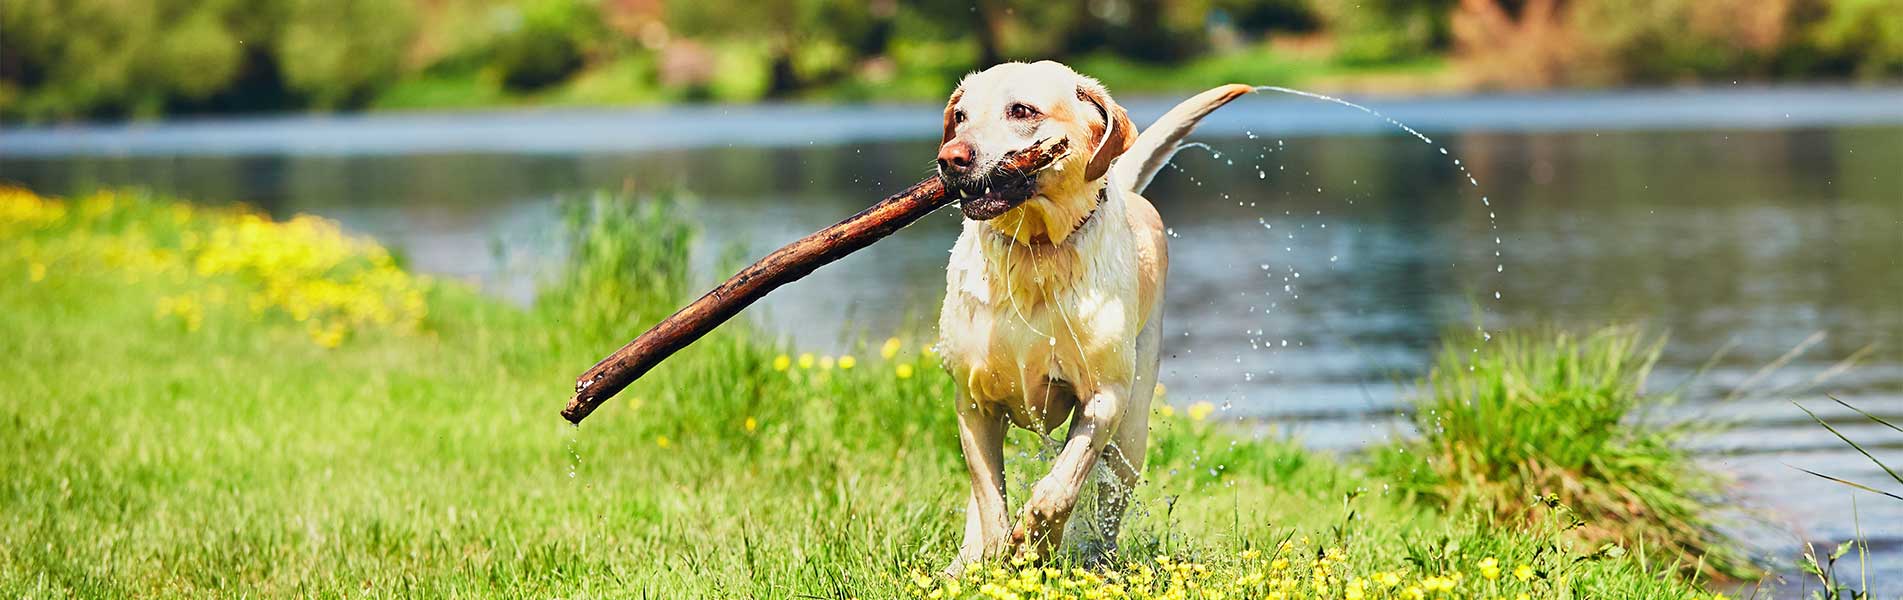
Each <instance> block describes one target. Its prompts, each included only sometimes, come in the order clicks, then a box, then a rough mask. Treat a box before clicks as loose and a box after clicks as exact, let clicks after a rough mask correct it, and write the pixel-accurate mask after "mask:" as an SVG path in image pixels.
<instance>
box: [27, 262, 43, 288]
mask: <svg viewBox="0 0 1903 600" xmlns="http://www.w3.org/2000/svg"><path fill="white" fill-rule="evenodd" d="M26 280H27V281H31V282H34V283H39V282H41V281H45V280H46V265H43V264H40V263H33V264H31V265H28V266H27V268H26Z"/></svg>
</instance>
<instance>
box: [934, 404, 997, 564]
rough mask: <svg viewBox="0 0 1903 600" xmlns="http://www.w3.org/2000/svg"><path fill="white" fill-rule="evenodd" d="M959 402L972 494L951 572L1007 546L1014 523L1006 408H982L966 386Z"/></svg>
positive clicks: (960, 437) (961, 442) (961, 437)
mask: <svg viewBox="0 0 1903 600" xmlns="http://www.w3.org/2000/svg"><path fill="white" fill-rule="evenodd" d="M957 402H958V445H959V448H960V449H962V450H963V451H964V453H965V470H966V471H967V473H968V474H969V475H970V476H971V498H970V501H968V502H966V503H965V542H964V543H963V544H962V545H960V546H959V548H958V557H957V558H954V559H952V564H951V566H948V567H946V568H945V572H946V573H947V574H950V575H957V574H959V573H960V572H962V571H964V569H965V567H966V566H967V565H970V564H972V563H975V562H978V561H981V560H984V559H985V557H986V556H992V555H996V554H997V553H998V552H999V551H1001V550H1003V549H1004V545H1005V542H1006V541H1007V539H1006V537H1005V535H1006V533H1007V532H1008V530H1007V528H1008V527H1009V526H1010V517H1009V515H1008V513H1007V512H1006V511H1007V510H1008V508H1007V507H1006V506H1005V503H1004V436H1005V427H1006V425H1005V421H1004V412H1003V411H1001V410H993V411H989V412H987V411H985V410H983V409H981V408H980V407H978V406H977V405H976V404H974V403H973V401H972V400H971V398H970V397H969V396H968V395H966V394H965V392H964V390H959V392H958V400H957Z"/></svg>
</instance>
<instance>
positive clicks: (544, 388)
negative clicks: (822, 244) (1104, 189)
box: [0, 190, 1702, 599]
mask: <svg viewBox="0 0 1903 600" xmlns="http://www.w3.org/2000/svg"><path fill="white" fill-rule="evenodd" d="M571 226H572V227H573V233H574V234H575V235H576V236H579V237H578V238H577V239H578V241H577V242H576V251H575V252H574V253H573V254H574V256H575V258H574V259H573V260H572V261H571V262H570V264H569V265H568V266H567V268H565V269H564V270H562V271H561V272H560V273H559V274H556V275H552V276H551V278H550V279H551V281H550V283H549V287H548V293H546V294H545V295H544V300H543V301H542V302H541V303H540V304H538V306H537V307H536V308H534V309H520V308H516V307H513V306H509V305H506V304H503V303H500V302H497V301H494V300H491V299H489V298H485V297H481V296H479V295H477V294H476V293H474V292H473V291H471V290H469V289H467V288H466V287H464V286H461V285H456V284H452V283H445V282H438V281H432V280H429V279H426V278H422V277H418V276H416V275H413V274H410V273H407V272H405V271H404V270H402V269H401V268H400V260H397V259H395V258H392V257H390V256H389V255H388V254H387V253H385V252H383V251H382V250H381V249H380V248H377V247H376V246H375V245H374V244H371V243H369V242H365V241H362V240H357V239H353V238H350V237H348V236H345V235H342V234H341V233H339V232H338V231H337V230H336V229H335V227H334V225H332V224H330V223H327V222H324V221H321V220H316V219H308V218H306V219H297V220H293V221H290V222H284V223H277V222H272V221H270V220H268V219H265V218H263V217H260V216H258V215H256V214H254V213H251V212H248V211H246V210H244V209H242V208H203V207H198V208H193V207H190V206H188V205H184V204H179V203H175V202H172V201H169V200H164V199H156V198H151V197H148V196H145V195H142V194H138V193H131V192H120V193H106V194H101V195H97V196H94V197H90V198H85V199H74V200H72V201H58V200H49V199H44V198H40V197H37V196H34V195H32V194H30V193H27V192H22V191H18V190H7V191H0V280H4V281H5V282H6V283H5V284H4V285H0V352H4V353H5V354H6V355H7V356H8V357H9V359H8V360H9V363H10V365H11V367H10V368H8V369H4V370H0V430H3V431H4V434H0V470H3V471H4V472H5V473H7V474H8V476H7V477H6V478H5V479H4V481H0V486H4V487H3V490H4V491H0V595H7V596H47V595H57V596H67V595H70V596H80V597H119V596H139V597H173V596H176V597H204V596H239V595H243V596H270V597H278V596H296V597H311V596H325V597H340V596H345V595H349V596H366V597H418V596H428V597H439V596H451V595H454V596H533V597H555V596H560V597H590V598H593V597H670V598H673V597H710V598H711V597H760V598H782V597H796V596H797V597H821V598H890V597H915V596H927V597H960V596H980V597H1000V598H1008V597H1040V595H1043V597H1126V596H1127V597H1203V598H1215V597H1240V596H1246V597H1264V596H1266V597H1278V596H1280V597H1326V598H1417V599H1418V598H1426V597H1474V598H1479V597H1488V598H1492V597H1499V598H1514V597H1518V596H1521V595H1525V596H1527V597H1617V598H1638V597H1643V598H1692V597H1701V596H1702V594H1701V592H1700V591H1699V590H1698V589H1697V588H1696V586H1694V585H1691V584H1688V583H1686V582H1685V581H1684V580H1683V579H1681V578H1680V577H1679V576H1678V575H1677V573H1676V571H1675V570H1673V569H1672V568H1671V567H1670V566H1668V565H1660V564H1657V563H1655V562H1647V561H1644V560H1642V559H1641V558H1640V557H1639V556H1638V553H1636V552H1626V551H1624V550H1623V549H1622V547H1621V546H1620V545H1618V544H1616V543H1614V544H1607V545H1600V544H1593V543H1586V542H1582V541H1579V540H1578V538H1577V537H1576V536H1575V535H1573V534H1571V533H1569V532H1566V531H1564V529H1566V527H1565V526H1564V525H1563V520H1562V519H1555V518H1540V517H1539V516H1538V515H1539V514H1540V513H1539V512H1538V511H1559V510H1566V509H1564V508H1555V507H1547V506H1544V505H1539V506H1533V507H1529V508H1527V509H1526V511H1523V512H1521V513H1519V514H1518V515H1512V516H1507V517H1503V516H1501V515H1499V514H1496V513H1493V512H1487V511H1475V510H1466V509H1461V508H1458V507H1457V505H1453V504H1447V503H1443V502H1437V501H1430V500H1426V499H1423V497H1422V496H1421V495H1418V494H1408V493H1400V492H1397V491H1391V490H1396V489H1398V488H1400V487H1401V486H1400V484H1401V483H1402V482H1400V481H1398V480H1395V479H1391V478H1385V477H1384V476H1377V475H1373V474H1370V473H1371V472H1372V471H1373V470H1372V469H1368V468H1363V467H1361V466H1358V465H1356V464H1353V463H1344V462H1341V461H1339V460H1337V459H1335V458H1331V457H1327V456H1323V455H1318V454H1312V453H1309V452H1306V451H1303V450H1301V449H1299V448H1297V447H1295V446H1294V445H1292V444H1289V443H1286V442H1283V441H1276V440H1255V439H1248V438H1246V437H1242V436H1239V435H1238V434H1236V433H1235V432H1232V431H1231V430H1229V429H1228V428H1226V427H1224V426H1222V425H1220V424H1217V423H1212V422H1208V421H1205V420H1203V418H1204V417H1206V415H1207V414H1208V411H1206V410H1201V409H1197V408H1194V407H1191V409H1190V410H1181V411H1178V410H1175V409H1171V408H1168V407H1167V406H1163V405H1159V406H1158V408H1157V410H1158V412H1159V415H1158V418H1157V421H1156V425H1155V434H1154V435H1155V438H1154V439H1155V440H1156V441H1155V442H1154V446H1155V448H1156V449H1155V450H1154V451H1153V454H1152V456H1151V466H1150V469H1149V484H1148V485H1146V486H1144V487H1143V489H1142V490H1141V492H1140V494H1141V498H1142V508H1141V509H1140V513H1141V514H1140V516H1139V518H1138V519H1137V524H1136V525H1135V526H1134V527H1133V529H1132V531H1131V532H1130V533H1129V534H1128V537H1127V538H1126V540H1125V541H1126V547H1125V555H1124V557H1123V560H1122V561H1121V562H1119V563H1118V564H1116V565H1113V566H1112V567H1111V568H1109V569H1104V570H1093V571H1085V570H1081V569H1076V570H1073V569H1072V567H1071V566H1070V565H1068V564H1067V563H1065V562H1064V561H1063V559H1059V560H1058V561H1057V562H1053V563H1046V564H1043V565H1013V564H1001V565H995V566H993V567H989V568H985V569H976V570H974V573H973V574H972V575H971V576H970V577H969V578H967V579H963V580H958V581H948V580H940V579H936V578H933V577H930V576H927V575H925V574H926V573H930V572H932V571H934V570H935V569H936V568H937V567H940V566H942V565H943V564H945V563H946V562H947V561H948V560H949V558H950V556H951V554H952V553H953V551H954V549H955V548H954V547H955V545H956V543H957V537H958V535H959V534H960V527H961V524H962V522H961V519H962V516H961V515H960V514H959V513H960V510H961V509H962V507H963V501H962V494H963V491H964V483H963V480H962V472H963V466H962V463H961V462H960V459H959V456H958V450H957V446H956V436H955V433H954V429H953V423H952V415H951V412H952V411H951V410H950V407H949V406H948V405H947V402H948V399H949V398H951V394H952V388H951V382H950V380H949V379H948V378H947V377H945V376H944V375H943V374H942V373H941V372H940V371H939V370H938V369H937V368H936V366H935V359H934V358H933V357H932V356H931V355H930V354H929V352H927V351H925V350H923V349H922V348H921V344H920V340H903V339H901V340H886V341H880V342H877V343H872V344H869V345H867V346H866V347H865V349H864V350H863V351H862V352H857V353H855V354H854V355H853V356H851V357H846V356H833V357H826V356H811V355H808V354H805V353H802V352H800V351H799V350H798V349H796V348H787V347H784V346H782V345H780V344H778V343H776V342H775V341H773V340H771V339H768V338H765V337H762V336H760V335H759V334H757V333H755V332H752V331H749V330H747V329H746V328H744V327H728V328H726V329H723V330H721V331H719V332H717V333H716V334H714V335H712V336H709V337H708V338H707V339H705V340H703V341H701V342H700V343H699V344H697V345H695V346H694V347H692V348H689V349H688V350H686V351H685V352H683V353H682V354H680V355H678V356H677V357H675V358H674V359H673V360H671V361H670V362H669V363H667V364H666V365H664V366H663V367H662V368H660V369H658V370H657V371H655V372H654V373H653V374H651V375H650V376H649V378H648V379H646V380H644V381H643V382H641V383H640V384H639V385H637V386H635V387H633V388H630V390H629V391H628V392H626V393H624V394H623V397H621V398H618V399H617V400H616V401H614V402H613V403H611V404H609V405H607V406H605V407H604V408H603V409H602V410H601V411H600V412H598V413H597V414H596V415H595V416H594V417H593V418H592V419H591V420H590V421H589V422H588V424H587V426H586V427H584V428H582V429H580V430H575V429H572V428H569V427H567V426H566V425H565V424H563V423H562V422H561V421H560V419H559V418H557V417H556V416H555V411H556V410H557V409H558V408H559V407H560V404H561V402H562V400H564V399H565V395H566V390H567V388H568V382H569V381H570V378H571V377H572V376H573V375H574V374H575V373H576V372H578V371H579V370H580V369H581V368H583V367H585V366H587V365H589V364H591V362H592V361H593V360H594V359H596V358H598V357H599V355H600V354H602V353H604V352H606V351H607V350H609V349H611V348H613V347H614V346H615V345H617V344H618V343H620V342H621V341H624V340H623V338H624V337H625V336H627V335H630V334H631V333H633V332H634V331H636V330H638V329H639V327H640V326H641V325H644V324H645V323H647V322H650V321H652V320H653V319H655V318H657V317H658V316H659V315H661V314H664V313H665V312H667V311H669V310H671V309H672V308H673V307H674V306H675V305H676V304H677V303H678V302H679V301H680V300H682V299H683V298H684V297H685V296H686V295H687V294H689V293H691V292H692V291H693V290H692V289H690V288H692V287H693V286H692V285H691V284H690V282H689V276H688V274H687V273H686V272H685V271H684V270H683V269H684V268H685V266H684V265H685V263H686V262H687V261H686V260H685V253H687V252H688V251H690V249H691V248H692V247H693V246H692V242H691V239H692V235H691V234H692V232H691V230H690V229H689V228H688V227H686V226H685V225H683V224H682V223H680V222H678V221H677V220H675V219H673V218H671V217H670V216H669V215H668V213H667V212H666V211H665V210H664V209H663V208H662V207H661V205H659V204H658V203H651V202H650V203H643V204H635V203H628V202H620V201H613V200H598V201H596V202H593V203H581V204H576V205H575V206H574V210H573V212H572V214H571ZM1015 442H1016V443H1017V444H1019V447H1020V448H1021V449H1023V451H1024V454H1025V455H1032V454H1035V453H1036V444H1035V443H1034V441H1033V440H1030V439H1028V438H1027V437H1019V438H1017V439H1016V440H1015ZM1012 462H1013V467H1012V468H1013V471H1014V473H1015V474H1014V476H1013V478H1012V484H1013V486H1014V489H1016V490H1022V489H1025V485H1024V482H1025V481H1026V480H1027V477H1028V476H1029V475H1028V474H1029V473H1030V472H1032V471H1033V470H1035V469H1036V468H1038V467H1039V465H1038V463H1037V461H1036V460H1035V459H1033V458H1025V457H1022V456H1021V457H1019V458H1017V459H1014V460H1013V461H1012ZM1449 507H1455V508H1449ZM1047 569H1048V570H1047Z"/></svg>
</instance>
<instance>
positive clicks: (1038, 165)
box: [562, 138, 1068, 425]
mask: <svg viewBox="0 0 1903 600" xmlns="http://www.w3.org/2000/svg"><path fill="white" fill-rule="evenodd" d="M1067 145H1068V144H1066V143H1065V141H1064V140H1063V139H1062V138H1059V139H1057V140H1056V141H1055V142H1047V143H1040V144H1037V145H1035V146H1032V147H1031V148H1027V149H1025V150H1021V151H1017V152H1015V153H1013V154H1012V155H1011V156H1008V157H1006V158H1005V159H1004V163H1003V164H1002V165H1001V167H1000V168H1002V169H1014V170H1017V171H1019V172H1024V173H1031V172H1035V171H1039V170H1042V169H1044V168H1045V167H1048V166H1050V165H1051V164H1053V163H1055V162H1056V161H1057V159H1058V158H1061V157H1062V156H1063V155H1064V153H1065V150H1066V147H1067ZM951 201H952V197H951V196H950V195H949V194H946V193H945V184H944V182H942V181H940V180H939V178H937V177H932V178H929V179H926V180H924V181H920V182H918V183H917V184H914V185H913V186H912V187H910V188H907V189H906V190H905V191H903V192H899V193H897V194H894V195H892V196H890V197H887V198H886V199H884V200H881V201H879V203H878V204H874V205H872V206H871V207H870V208H867V209H865V210H863V211H860V212H859V214H856V215H853V216H850V217H847V218H846V220H844V221H840V222H838V223H835V224H833V225H832V226H831V227H827V228H825V229H821V230H819V231H818V232H815V233H813V234H812V235H808V236H806V237H803V238H800V239H799V240H798V241H795V242H793V243H791V244H787V245H786V246H785V247H783V248H780V249H779V250H775V251H773V253H772V254H768V255H766V256H765V257H763V258H761V259H760V260H758V261H755V262H754V263H753V264H752V265H748V266H747V268H745V269H741V270H740V272H739V273H736V274H734V276H733V277H730V278H728V279H727V281H726V283H722V284H720V285H719V286H718V287H715V288H714V289H713V291H710V292H707V294H706V295H704V296H701V297H700V299H698V300H695V301H694V302H693V303H692V304H688V305H687V306H686V307H685V308H682V309H681V310H680V311H679V312H676V313H674V314H673V315H671V316H669V317H668V318H666V319H662V320H661V322H660V323H657V324H655V325H654V327H652V328H650V329H648V330H647V332H646V333H643V334H641V335H640V337H636V338H634V340H633V341H630V342H628V344H627V345H626V346H622V347H621V349H620V350H616V351H615V352H614V354H610V355H608V357H607V358H603V359H601V362H598V363H595V366H593V367H590V368H589V369H588V370H587V371H586V372H584V373H582V375H581V377H580V378H579V379H577V380H576V381H575V395H574V397H572V398H570V399H569V400H568V406H567V407H566V408H563V409H562V418H564V419H568V421H569V422H570V423H574V424H576V425H580V424H581V420H582V419H585V418H587V417H588V415H589V413H592V412H595V408H597V407H599V406H601V403H603V402H606V401H607V400H608V399H609V398H612V397H614V395H615V394H616V393H619V392H620V391H621V390H622V389H624V388H626V387H628V384H630V383H634V380H636V379H640V378H641V376H642V375H645V374H647V372H648V370H649V369H653V368H654V366H655V365H658V364H660V363H661V361H662V360H666V359H667V357H669V356H672V355H673V354H674V352H676V351H678V350H680V349H681V348H685V347H687V345H688V344H692V343H694V340H698V339H700V338H701V336H703V335H707V332H709V331H713V329H714V328H715V327H719V326H720V324H722V323H725V322H727V320H728V319H731V318H733V316H734V315H736V314H739V313H740V311H741V310H742V309H745V308H746V307H747V306H748V305H751V304H753V302H754V301H755V300H759V299H760V298H761V297H763V296H766V295H767V293H768V292H771V291H773V290H774V289H775V288H778V287H780V286H782V285H785V284H787V283H790V282H793V281H796V280H798V279H800V278H801V277H805V276H806V275H807V274H810V273H812V272H813V270H815V269H818V268H820V267H822V266H825V265H826V264H828V263H831V262H833V261H835V260H839V259H840V258H843V257H845V256H846V255H848V254H852V253H853V252H857V251H859V250H860V249H862V248H865V247H866V246H870V245H872V243H873V242H877V241H879V240H880V239H883V238H885V237H886V236H888V235H892V234H893V233H894V232H897V231H898V230H900V229H902V228H904V227H905V226H906V225H910V224H912V223H913V222H915V221H917V220H919V219H920V218H923V217H924V216H925V215H928V214H931V212H932V211H934V210H938V209H939V208H940V207H943V206H945V205H947V204H950V203H951Z"/></svg>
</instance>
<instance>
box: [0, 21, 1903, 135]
mask: <svg viewBox="0 0 1903 600" xmlns="http://www.w3.org/2000/svg"><path fill="white" fill-rule="evenodd" d="M1290 56H1295V57H1298V58H1295V59H1291V58H1288V57H1290ZM1035 58H1055V59H1059V60H1070V61H1082V62H1083V64H1085V65H1087V66H1089V67H1091V68H1093V69H1095V70H1096V72H1097V74H1099V75H1100V76H1102V77H1103V78H1105V79H1106V80H1108V81H1109V82H1110V83H1111V84H1112V85H1113V86H1134V87H1137V88H1139V89H1166V88H1171V87H1183V88H1194V87H1199V86H1202V85H1208V84H1213V83H1217V82H1216V81H1196V80H1195V78H1198V77H1204V78H1214V77H1253V78H1254V80H1256V81H1258V82H1268V81H1270V80H1271V79H1275V78H1277V77H1280V76H1284V75H1286V74H1287V73H1289V71H1287V70H1286V69H1283V70H1277V69H1276V68H1275V65H1282V66H1286V65H1287V64H1288V63H1289V61H1290V60H1299V61H1307V62H1309V63H1314V65H1315V67H1314V68H1315V69H1319V70H1321V71H1322V72H1327V71H1329V70H1337V71H1352V70H1355V69H1379V68H1381V67H1382V66H1383V65H1395V64H1410V63H1412V64H1419V63H1420V61H1422V60H1423V59H1444V60H1442V61H1441V63H1439V64H1444V65H1445V68H1444V69H1443V70H1444V71H1446V73H1447V74H1448V75H1449V77H1450V78H1451V79H1453V80H1454V81H1456V82H1457V83H1456V84H1454V85H1456V86H1459V87H1479V88H1531V87H1546V86H1562V85H1617V84H1627V83H1657V82H1674V81H1682V80H1699V79H1725V80H1731V79H1738V78H1751V79H1759V80H1765V79H1792V78H1823V79H1845V78H1864V79H1876V78H1886V77H1894V76H1897V75H1899V74H1903V0H1738V1H1717V0H1178V1H1164V0H976V1H959V2H953V1H947V0H920V1H916V2H900V1H898V0H783V1H760V0H143V1H138V0H5V1H4V2H0V118H6V119H9V120H26V121H40V120H52V119H69V118H117V117H147V116H157V115H164V114H174V113H203V112H237V111H274V110H302V109H322V110H333V109H361V108H384V107H455V106H487V105H497V104H515V103H554V104H627V103H646V102H677V101H696V100H721V101H749V100H756V99H761V98H783V97H811V98H825V99H879V98H933V97H939V96H942V95H943V94H944V93H945V92H946V90H947V89H948V88H949V87H950V85H951V84H952V82H953V81H955V80H956V78H957V77H958V76H960V75H962V74H963V73H965V72H967V71H970V70H973V69H976V68H981V67H982V66H984V65H988V64H991V63H995V62H998V61H1001V60H1011V59H1035ZM1203 64H1222V65H1225V66H1224V67H1222V68H1220V69H1214V70H1210V69H1202V70H1199V69H1196V68H1191V67H1194V66H1196V65H1203ZM1126 67H1127V68H1126ZM1282 82H1283V83H1286V81H1282Z"/></svg>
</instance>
